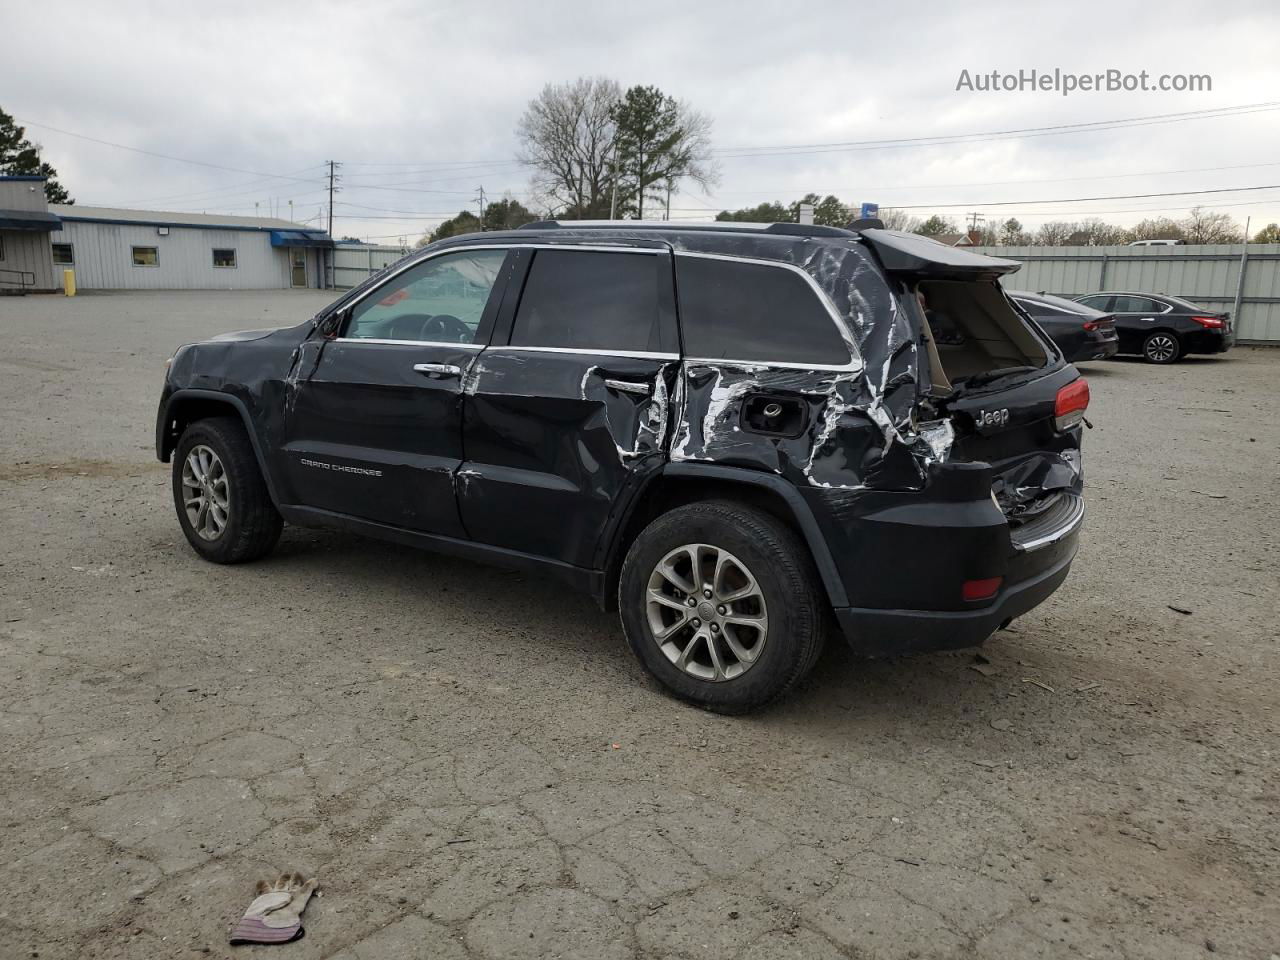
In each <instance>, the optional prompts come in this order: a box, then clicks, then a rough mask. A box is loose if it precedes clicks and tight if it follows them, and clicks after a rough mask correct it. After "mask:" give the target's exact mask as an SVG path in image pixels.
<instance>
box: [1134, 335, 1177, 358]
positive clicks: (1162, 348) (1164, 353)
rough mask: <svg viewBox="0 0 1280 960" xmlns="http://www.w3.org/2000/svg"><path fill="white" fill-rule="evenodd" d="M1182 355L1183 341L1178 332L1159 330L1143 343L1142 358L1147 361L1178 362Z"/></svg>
mask: <svg viewBox="0 0 1280 960" xmlns="http://www.w3.org/2000/svg"><path fill="white" fill-rule="evenodd" d="M1181 356H1182V342H1181V341H1180V340H1178V337H1177V334H1173V333H1167V332H1166V331H1164V330H1157V331H1156V332H1155V333H1153V334H1151V336H1149V337H1147V339H1146V340H1144V341H1143V343H1142V359H1143V360H1145V361H1147V363H1159V364H1168V363H1177V362H1178V358H1179V357H1181Z"/></svg>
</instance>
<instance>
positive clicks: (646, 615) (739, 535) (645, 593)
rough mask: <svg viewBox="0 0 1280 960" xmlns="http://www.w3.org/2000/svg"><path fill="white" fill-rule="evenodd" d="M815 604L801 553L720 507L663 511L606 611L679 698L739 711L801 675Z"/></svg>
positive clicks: (772, 522) (821, 608) (813, 639)
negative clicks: (614, 611)
mask: <svg viewBox="0 0 1280 960" xmlns="http://www.w3.org/2000/svg"><path fill="white" fill-rule="evenodd" d="M825 606H826V600H825V596H824V594H823V592H822V589H821V587H820V585H819V583H818V577H817V571H816V570H815V569H814V567H813V562H812V560H811V559H810V556H809V551H808V548H807V547H806V546H805V545H804V543H803V542H802V541H801V540H800V538H799V537H798V536H797V535H796V534H795V533H794V532H793V531H792V530H791V529H790V528H789V527H787V526H786V525H785V524H783V523H782V522H780V521H779V520H777V519H776V518H775V517H773V516H771V515H769V514H767V513H765V512H763V511H761V510H757V509H755V508H752V507H748V506H745V505H743V504H740V503H735V502H733V501H728V500H710V501H703V502H699V503H693V504H689V505H687V506H683V507H679V508H677V509H675V510H671V511H670V512H668V513H665V514H663V515H662V516H660V517H658V518H657V519H656V520H654V521H653V522H652V523H650V524H649V525H648V526H647V527H646V528H645V529H644V530H643V531H642V532H641V533H640V535H639V536H638V537H637V538H636V540H635V542H634V543H633V544H632V545H631V549H630V550H629V551H628V552H627V557H626V560H625V561H624V563H623V566H622V575H621V577H620V578H619V583H618V608H619V611H620V613H621V618H622V627H623V631H624V632H625V633H626V636H627V642H628V643H629V644H630V646H631V649H632V651H633V652H634V653H635V655H636V657H637V658H638V659H639V660H640V662H641V664H643V665H644V667H645V669H647V670H648V671H649V672H650V673H651V674H652V675H653V676H654V678H655V679H657V680H658V682H659V683H660V684H662V686H663V687H665V688H666V689H667V690H668V691H669V692H671V693H672V694H674V695H675V696H677V697H679V698H680V699H682V700H687V701H688V702H690V703H694V704H697V705H698V706H701V707H705V708H707V709H708V710H714V711H716V712H717V713H730V714H733V713H747V712H749V711H751V710H754V709H756V708H758V707H761V706H764V705H765V704H767V703H769V702H770V701H772V700H775V699H777V698H779V697H781V696H783V695H784V694H786V693H787V692H788V691H789V690H791V689H792V688H793V687H794V686H795V685H796V684H798V683H799V682H800V681H801V680H802V679H804V677H805V676H806V675H807V674H808V673H809V671H810V670H811V669H812V668H813V665H814V663H815V662H817V659H818V655H819V653H821V651H822V647H823V643H824V641H825V637H826V626H827V617H826V610H825Z"/></svg>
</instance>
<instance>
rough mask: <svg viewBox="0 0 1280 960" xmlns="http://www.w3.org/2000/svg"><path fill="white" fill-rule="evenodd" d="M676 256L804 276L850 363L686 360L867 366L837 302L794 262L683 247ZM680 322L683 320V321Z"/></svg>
mask: <svg viewBox="0 0 1280 960" xmlns="http://www.w3.org/2000/svg"><path fill="white" fill-rule="evenodd" d="M676 256H677V257H693V258H697V259H701V260H727V261H729V262H731V263H750V264H754V265H756V266H761V267H774V268H777V269H782V270H790V271H791V272H792V273H795V274H798V275H799V276H801V277H802V278H803V279H804V281H805V283H807V284H808V285H809V289H810V290H812V291H813V292H814V293H815V294H816V295H817V297H818V302H819V303H821V304H822V306H823V307H824V308H825V309H826V311H827V316H829V317H830V318H831V322H832V323H834V324H835V327H836V332H837V333H839V334H840V339H841V340H842V341H843V342H844V345H845V347H846V348H847V349H848V351H849V362H848V363H838V364H833V363H793V362H790V361H787V362H779V361H774V360H730V359H728V358H724V359H712V358H709V357H685V362H686V363H688V362H694V363H725V364H735V365H743V364H749V365H753V366H757V367H769V368H777V369H782V370H836V371H844V372H851V371H856V370H862V369H863V368H864V367H865V364H864V363H863V362H862V357H861V356H860V355H859V354H858V348H857V345H856V341H855V340H854V339H853V334H852V333H850V332H849V329H848V327H846V326H845V322H844V317H842V316H840V312H839V311H838V310H836V307H835V304H833V303H832V302H831V298H830V297H828V296H827V292H826V291H825V290H823V289H822V287H820V286H818V281H817V280H814V279H813V277H811V276H810V275H809V273H808V272H807V271H805V270H802V269H801V268H800V267H797V266H796V265H795V264H794V263H784V262H783V261H781V260H762V259H760V258H758V257H736V256H733V255H732V254H724V253H694V252H687V251H683V250H677V251H676ZM677 295H678V291H677ZM676 309H677V313H678V312H679V303H677V304H676ZM681 322H682V323H683V320H682V321H681Z"/></svg>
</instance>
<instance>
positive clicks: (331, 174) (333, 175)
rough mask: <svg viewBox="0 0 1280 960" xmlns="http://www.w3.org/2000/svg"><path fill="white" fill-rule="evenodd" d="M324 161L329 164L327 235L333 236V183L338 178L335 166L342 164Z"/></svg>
mask: <svg viewBox="0 0 1280 960" xmlns="http://www.w3.org/2000/svg"><path fill="white" fill-rule="evenodd" d="M325 162H326V163H327V164H329V236H331V237H332V236H333V191H334V189H335V188H334V183H335V182H336V181H337V179H338V177H337V168H338V167H340V166H342V164H340V163H337V162H335V161H333V160H326V161H325Z"/></svg>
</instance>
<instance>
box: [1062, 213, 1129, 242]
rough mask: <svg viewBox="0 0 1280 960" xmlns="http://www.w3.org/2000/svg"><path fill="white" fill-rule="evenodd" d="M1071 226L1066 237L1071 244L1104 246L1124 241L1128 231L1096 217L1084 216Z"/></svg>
mask: <svg viewBox="0 0 1280 960" xmlns="http://www.w3.org/2000/svg"><path fill="white" fill-rule="evenodd" d="M1072 226H1073V227H1074V229H1073V230H1072V233H1071V236H1070V237H1069V238H1068V239H1067V242H1068V243H1069V244H1071V245H1072V246H1077V247H1106V246H1113V245H1115V244H1118V243H1126V242H1127V241H1128V239H1129V231H1128V230H1126V229H1125V228H1124V227H1117V226H1116V225H1115V224H1112V223H1107V222H1106V221H1105V220H1101V219H1099V218H1098V217H1086V218H1085V219H1083V220H1081V221H1080V222H1079V223H1076V224H1072Z"/></svg>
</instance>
